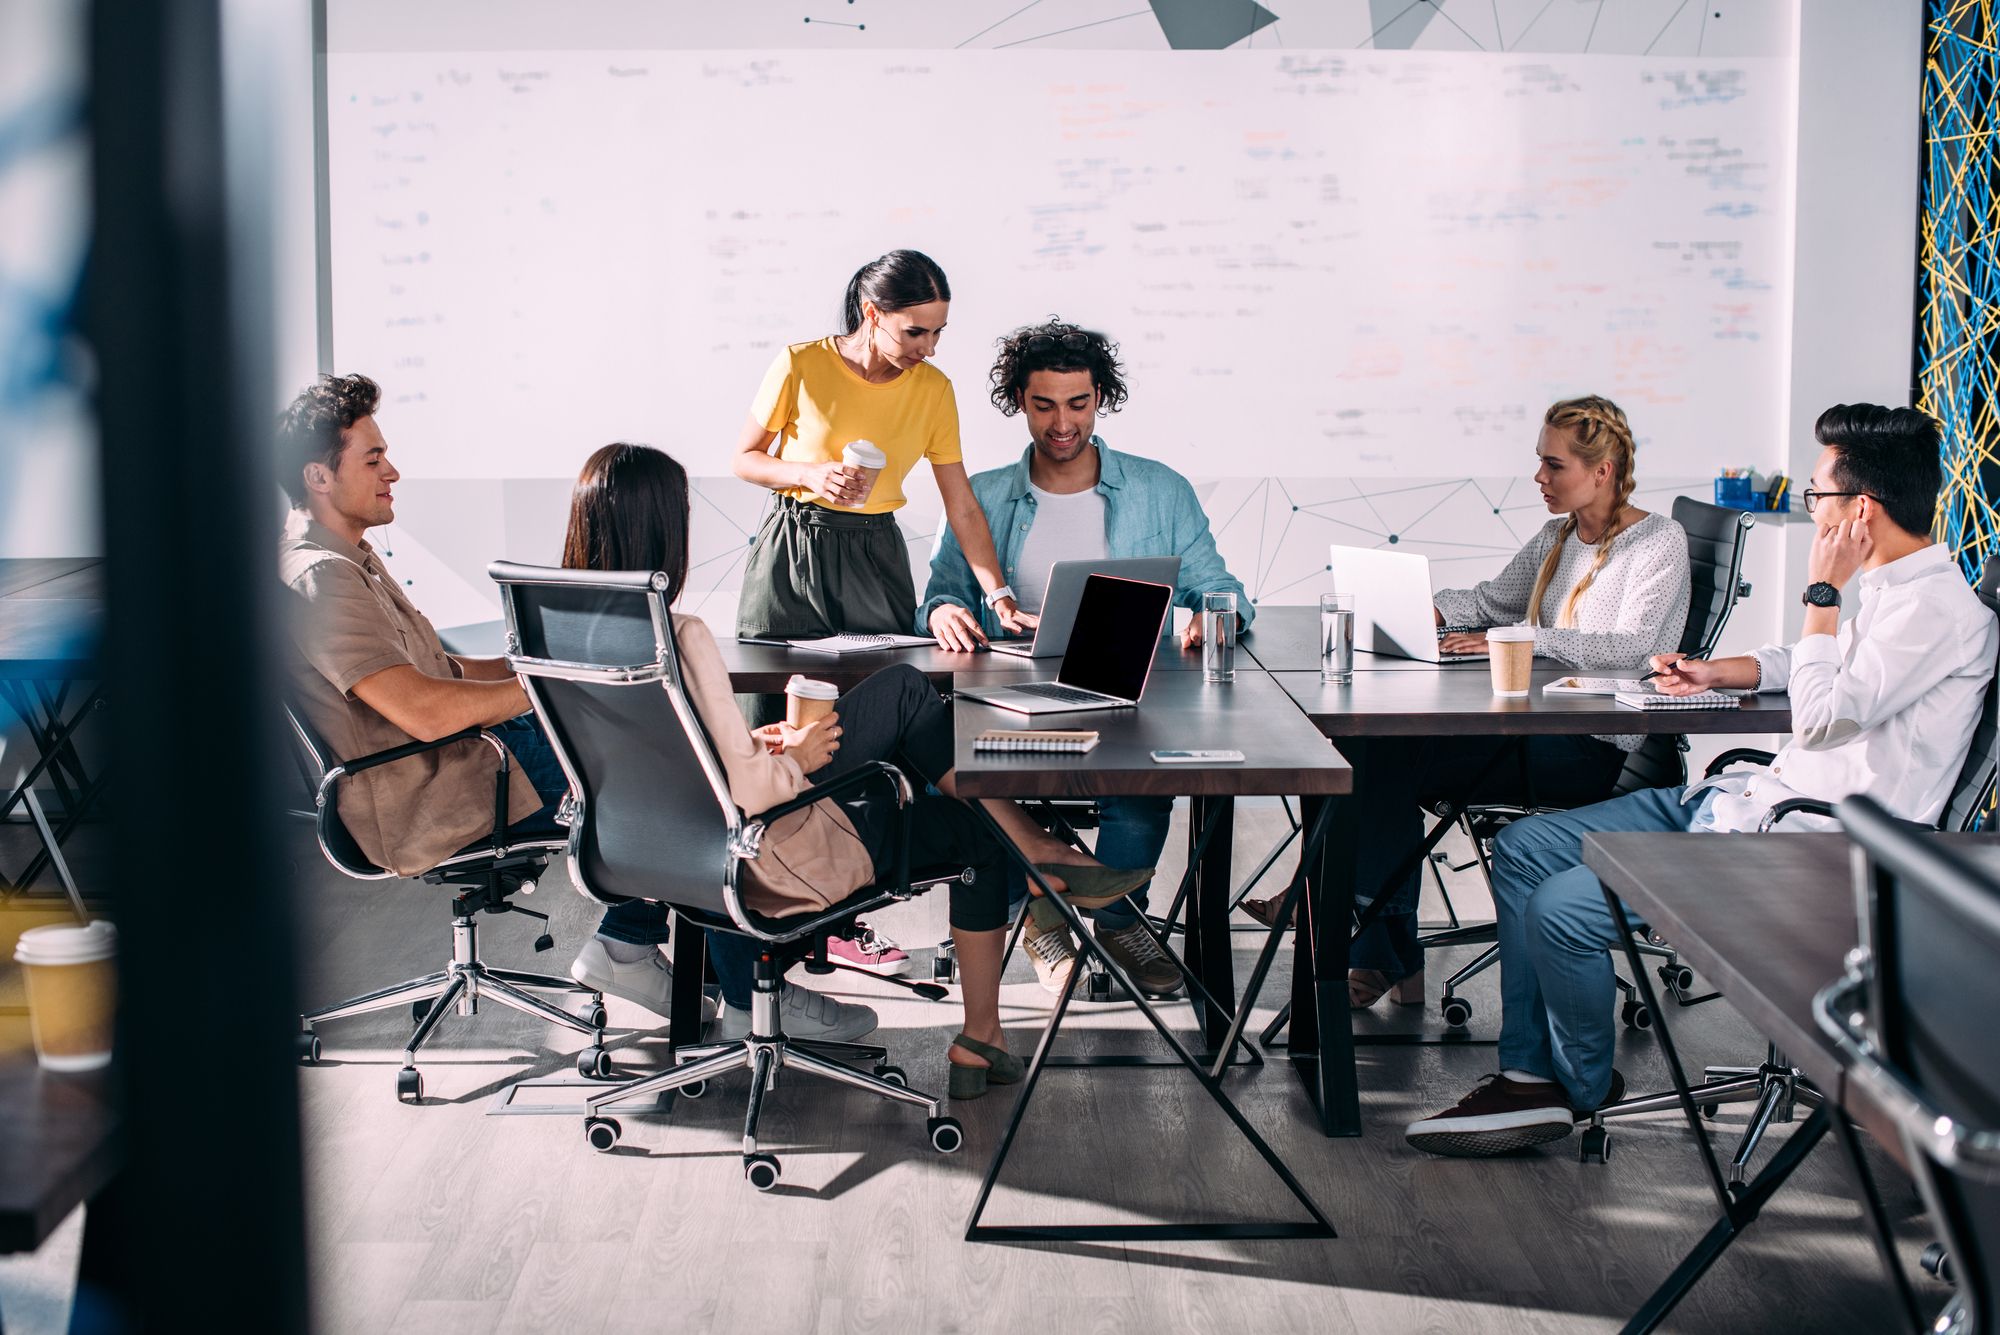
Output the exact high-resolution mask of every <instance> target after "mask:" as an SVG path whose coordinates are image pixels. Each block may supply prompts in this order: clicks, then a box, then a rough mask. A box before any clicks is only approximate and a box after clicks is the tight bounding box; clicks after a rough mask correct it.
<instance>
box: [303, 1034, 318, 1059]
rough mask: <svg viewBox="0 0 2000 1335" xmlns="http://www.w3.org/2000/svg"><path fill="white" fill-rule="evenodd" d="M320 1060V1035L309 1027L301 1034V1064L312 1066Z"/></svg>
mask: <svg viewBox="0 0 2000 1335" xmlns="http://www.w3.org/2000/svg"><path fill="white" fill-rule="evenodd" d="M318 1060H319V1035H318V1034H315V1033H313V1032H312V1031H311V1030H310V1029H308V1030H307V1031H306V1032H305V1033H303V1034H300V1035H299V1065H301V1066H311V1065H312V1064H313V1063H315V1062H317V1061H318Z"/></svg>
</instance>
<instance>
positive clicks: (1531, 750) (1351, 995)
mask: <svg viewBox="0 0 2000 1335" xmlns="http://www.w3.org/2000/svg"><path fill="white" fill-rule="evenodd" d="M1535 453H1536V456H1537V458H1538V460H1539V466H1538V467H1537V468H1536V469H1535V484H1536V485H1537V486H1539V487H1540V488H1541V491H1542V501H1543V503H1544V504H1545V505H1547V506H1548V508H1549V512H1550V513H1551V514H1554V515H1557V516H1559V518H1556V519H1552V520H1550V521H1549V522H1548V523H1547V524H1545V525H1543V526H1542V528H1541V531H1540V532H1538V533H1536V534H1535V536H1534V537H1533V538H1530V539H1529V540H1528V544H1527V546H1525V547H1523V548H1522V549H1521V550H1520V552H1518V553H1517V554H1516V555H1515V557H1514V559H1513V560H1511V561H1509V562H1508V563H1507V567H1506V569H1504V570H1502V571H1501V572H1500V573H1499V574H1498V575H1496V576H1494V577H1493V578H1492V579H1490V580H1487V581H1486V582H1485V583H1483V584H1478V585H1475V586H1473V587H1472V588H1470V589H1447V590H1444V591H1442V592H1440V593H1439V594H1438V595H1437V613H1438V624H1439V625H1450V626H1472V627H1479V628H1481V629H1477V630H1468V631H1463V632H1459V633H1457V634H1453V635H1449V636H1446V637H1445V639H1444V641H1443V644H1442V646H1441V647H1442V648H1444V649H1445V650H1446V651H1448V652H1453V653H1476V652H1480V651H1483V650H1484V649H1485V647H1486V633H1485V629H1484V628H1485V627H1489V626H1508V625H1519V624H1521V623H1523V622H1525V623H1527V624H1530V625H1532V626H1534V627H1535V652H1536V654H1538V655H1541V656H1542V657H1545V658H1549V659H1553V660H1554V661H1556V662H1558V663H1560V664H1562V665H1563V666H1564V667H1569V668H1575V669H1578V670H1580V671H1589V672H1615V671H1616V672H1627V673H1630V674H1632V675H1635V676H1636V675H1637V674H1638V672H1639V671H1640V670H1642V669H1643V668H1644V666H1645V664H1646V660H1647V659H1648V658H1650V657H1651V656H1652V655H1654V654H1662V653H1671V652H1673V651H1674V650H1676V649H1678V648H1679V647H1680V640H1681V630H1682V627H1683V626H1685V625H1686V623H1687V612H1688V549H1687V535H1686V534H1685V533H1683V532H1682V531H1681V526H1680V525H1679V524H1676V523H1675V522H1674V521H1673V520H1671V519H1669V518H1667V517H1666V516H1665V515H1657V514H1648V513H1647V512H1645V511H1644V510H1641V509H1639V508H1638V507H1637V506H1635V505H1633V504H1632V492H1633V489H1634V486H1635V484H1636V472H1635V467H1634V459H1633V454H1634V450H1633V444H1632V428H1631V427H1630V426H1629V425H1628V424H1627V423H1626V421H1625V414H1624V413H1623V412H1620V411H1619V409H1618V405H1617V404H1615V403H1612V402H1611V401H1610V400H1609V399H1603V398H1598V397H1596V396H1595V395H1592V396H1590V397H1587V398H1580V399H1565V400H1563V401H1562V402H1561V403H1558V404H1556V405H1555V406H1553V407H1551V408H1550V409H1549V410H1548V413H1547V414H1546V415H1545V416H1544V417H1543V419H1542V430H1541V435H1540V438H1539V439H1538V441H1537V442H1536V446H1535ZM1640 740H1641V739H1640V738H1638V737H1529V738H1526V739H1522V740H1519V741H1515V742H1509V741H1507V740H1503V739H1497V738H1476V737H1434V738H1426V739H1423V740H1421V741H1419V742H1418V744H1417V745H1415V746H1399V747H1398V748H1397V749H1396V750H1394V751H1388V750H1386V749H1384V748H1379V747H1378V748H1376V749H1374V750H1372V751H1370V752H1369V754H1368V756H1367V759H1366V761H1365V762H1364V763H1365V765H1366V768H1367V770H1368V776H1367V781H1366V782H1365V783H1356V784H1355V796H1354V797H1353V798H1351V799H1343V800H1349V801H1355V802H1358V803H1360V804H1361V806H1362V812H1361V822H1362V823H1361V826H1360V828H1362V829H1365V830H1374V831H1379V832H1380V834H1381V837H1380V838H1376V839H1371V840H1367V841H1364V844H1365V846H1364V849H1363V852H1362V855H1361V859H1360V863H1361V865H1360V867H1359V869H1358V875H1357V880H1356V886H1357V888H1358V889H1359V890H1360V891H1361V898H1362V899H1364V900H1365V899H1367V898H1370V897H1371V893H1370V891H1371V887H1381V890H1379V891H1376V892H1375V893H1386V894H1387V895H1388V896H1389V902H1388V903H1387V904H1386V905H1384V906H1383V912H1382V914H1381V916H1380V917H1379V918H1377V919H1376V920H1375V921H1374V922H1373V923H1372V924H1370V926H1369V927H1368V929H1367V930H1366V931H1364V932H1362V933H1361V935H1359V936H1357V937H1356V938H1355V939H1354V945H1353V948H1352V950H1351V951H1350V953H1349V956H1348V963H1349V965H1350V966H1351V967H1350V968H1349V971H1348V975H1347V991H1348V1001H1349V1003H1350V1004H1352V1005H1354V1006H1357V1007H1361V1006H1372V1005H1374V1004H1375V1003H1376V1002H1377V1001H1379V1000H1380V999H1381V998H1382V997H1383V996H1384V995H1385V994H1386V995H1388V996H1390V997H1391V999H1392V1000H1394V1001H1395V1002H1397V1003H1398V1004H1400V1005H1405V1006H1421V1005H1422V1004H1423V1003H1424V976H1423V973H1424V952H1423V947H1422V946H1421V945H1419V944H1418V941H1417V894H1418V879H1417V868H1416V867H1414V866H1412V867H1410V868H1409V869H1408V870H1407V871H1406V872H1403V874H1402V875H1400V876H1398V875H1397V873H1398V872H1399V871H1400V870H1402V869H1401V868H1400V867H1399V866H1398V864H1400V863H1402V862H1404V861H1405V860H1406V859H1407V857H1408V854H1409V852H1410V850H1411V849H1412V848H1414V847H1415V846H1416V844H1417V842H1418V840H1420V839H1421V838H1422V837H1423V815H1422V808H1421V806H1420V804H1421V803H1424V802H1426V801H1429V800H1431V799H1436V798H1450V799H1453V800H1455V801H1458V802H1471V801H1488V802H1524V803H1528V804H1531V805H1547V806H1559V807H1572V806H1580V805H1583V804H1585V803H1590V802H1597V801H1601V800H1603V799H1604V798H1606V797H1609V796H1610V795H1611V789H1612V785H1613V784H1614V783H1616V782H1617V779H1618V772H1619V770H1620V769H1622V768H1623V766H1624V763H1625V754H1626V752H1628V751H1633V750H1636V749H1637V748H1638V745H1639V742H1640ZM1392 878H1393V880H1394V883H1393V884H1392V883H1391V881H1392Z"/></svg>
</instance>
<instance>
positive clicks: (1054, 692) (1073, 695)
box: [1009, 681, 1110, 705]
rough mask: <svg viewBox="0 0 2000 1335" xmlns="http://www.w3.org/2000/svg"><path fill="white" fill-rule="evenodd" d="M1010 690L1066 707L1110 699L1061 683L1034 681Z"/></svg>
mask: <svg viewBox="0 0 2000 1335" xmlns="http://www.w3.org/2000/svg"><path fill="white" fill-rule="evenodd" d="M1009 689H1011V690H1015V691H1019V692H1020V693H1021V694H1022V695H1034V696H1039V697H1041V698H1042V699H1044V700H1056V701H1060V702H1061V703H1063V704H1066V705H1091V704H1096V703H1098V702H1099V701H1101V700H1108V699H1109V698H1110V697H1109V696H1104V695H1099V694H1098V693H1097V692H1096V691H1079V690H1078V689H1076V687H1074V686H1064V685H1062V684H1061V683H1060V682H1053V681H1032V682H1029V683H1028V684H1027V685H1025V686H1014V687H1010V688H1009Z"/></svg>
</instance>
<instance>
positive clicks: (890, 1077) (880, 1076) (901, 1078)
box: [875, 1062, 910, 1089]
mask: <svg viewBox="0 0 2000 1335" xmlns="http://www.w3.org/2000/svg"><path fill="white" fill-rule="evenodd" d="M875 1078H876V1079H877V1080H886V1081H888V1082H889V1083H890V1084H892V1085H901V1086H902V1087H903V1088H904V1089H908V1088H909V1087H910V1077H909V1076H907V1075H905V1074H904V1073H903V1068H902V1067H900V1066H891V1065H889V1064H888V1063H887V1062H884V1063H883V1064H882V1065H880V1066H877V1067H876V1068H875Z"/></svg>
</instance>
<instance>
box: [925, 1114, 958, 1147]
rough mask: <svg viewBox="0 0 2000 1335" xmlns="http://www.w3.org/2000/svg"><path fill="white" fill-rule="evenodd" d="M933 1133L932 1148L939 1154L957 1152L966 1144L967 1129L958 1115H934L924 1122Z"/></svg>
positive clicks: (927, 1129) (926, 1128)
mask: <svg viewBox="0 0 2000 1335" xmlns="http://www.w3.org/2000/svg"><path fill="white" fill-rule="evenodd" d="M924 1129H925V1130H926V1131H929V1132H930V1134H931V1148H932V1149H934V1150H936V1151H937V1152H938V1153H939V1154H956V1153H958V1152H959V1150H960V1149H961V1148H963V1146H964V1145H965V1130H964V1128H963V1127H961V1126H959V1124H958V1119H957V1118H956V1117H933V1118H930V1119H929V1120H928V1121H926V1122H925V1123H924Z"/></svg>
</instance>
